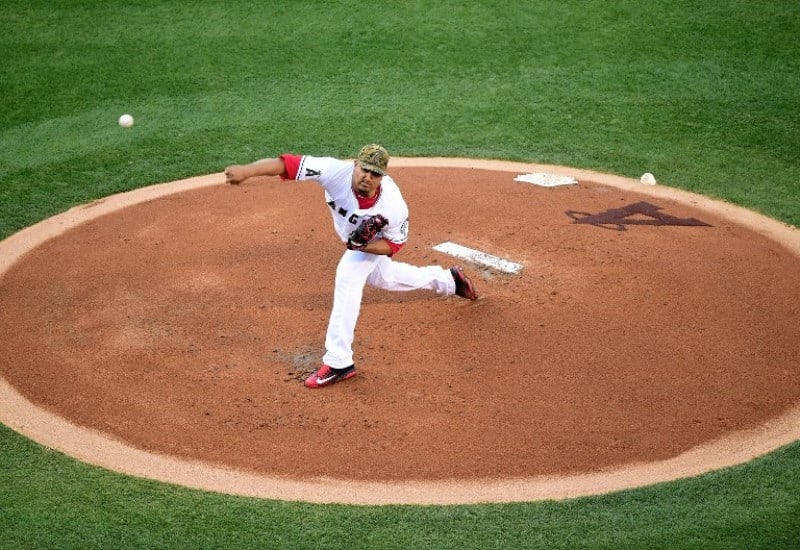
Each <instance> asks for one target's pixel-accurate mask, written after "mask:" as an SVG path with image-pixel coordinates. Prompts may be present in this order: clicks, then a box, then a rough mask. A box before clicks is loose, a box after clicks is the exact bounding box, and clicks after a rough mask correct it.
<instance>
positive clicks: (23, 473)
mask: <svg viewBox="0 0 800 550" xmlns="http://www.w3.org/2000/svg"><path fill="white" fill-rule="evenodd" d="M798 35H800V4H798V3H797V2H796V1H790V0H783V1H778V0H758V1H745V0H720V1H719V2H702V1H699V0H697V1H689V0H652V1H647V0H606V1H600V0H582V1H581V0H561V1H558V2H555V1H545V0H532V1H515V2H512V1H503V0H495V1H493V2H488V1H482V0H481V1H475V2H454V1H447V0H445V1H442V2H436V3H431V2H422V1H399V2H395V3H386V4H385V5H383V4H371V3H362V2H356V1H342V2H330V1H322V0H318V1H297V2H291V3H284V2H271V1H265V2H253V1H243V0H228V1H226V2H200V1H190V0H185V1H173V2H169V1H159V0H152V1H137V2H124V3H122V2H93V1H74V0H73V1H71V0H56V1H26V2H11V1H9V0H0V54H2V57H0V59H2V61H0V92H2V98H3V101H2V102H0V238H5V237H8V236H9V235H11V234H13V233H15V232H17V231H19V230H20V229H22V228H24V227H27V226H29V225H31V224H34V223H36V222H37V221H39V220H42V219H44V218H46V217H48V216H51V215H53V214H56V213H58V212H62V211H64V210H66V209H67V208H69V207H71V206H73V205H76V204H80V203H84V202H87V201H90V200H93V199H96V198H99V197H103V196H106V195H109V194H112V193H116V192H121V191H125V190H130V189H133V188H136V187H141V186H145V185H149V184H153V183H160V182H164V181H170V180H174V179H178V178H184V177H189V176H194V175H200V174H206V173H211V172H219V171H221V170H222V169H223V168H224V167H225V165H226V164H230V163H241V162H249V161H252V160H255V159H257V158H261V157H264V156H270V155H274V154H276V153H280V152H284V151H294V152H304V153H309V154H330V155H337V156H342V157H352V156H353V155H354V154H355V152H356V151H357V150H358V148H359V147H360V146H361V145H363V144H364V143H369V142H381V143H383V144H384V145H386V147H387V148H388V149H389V150H390V152H391V153H393V154H394V155H398V156H463V157H480V158H496V159H509V160H522V161H531V162H542V163H550V164H565V165H571V166H576V167H580V168H588V169H594V170H601V171H606V172H610V173H615V174H620V175H625V176H631V177H638V176H639V175H640V174H641V173H643V172H653V173H654V174H655V175H656V176H657V178H658V179H659V181H660V182H661V183H662V184H663V185H669V186H674V187H679V188H683V189H687V190H691V191H694V192H698V193H703V194H706V195H709V196H712V197H716V198H721V199H724V200H727V201H730V202H733V203H736V204H740V205H743V206H746V207H748V208H751V209H753V210H756V211H759V212H762V213H764V214H766V215H769V216H771V217H773V218H776V219H779V220H781V221H784V222H786V223H788V224H792V225H794V226H800V161H799V160H798V158H799V157H800V114H798V113H800V109H798V106H800V46H798V43H799V42H800V41H798V39H797V36H798ZM126 112H127V113H131V114H132V115H133V116H134V117H135V119H136V125H135V126H134V127H133V128H130V129H122V128H120V127H119V126H118V125H117V118H118V117H119V116H120V115H121V114H122V113H126ZM299 206H301V205H299ZM411 208H412V210H413V205H411ZM299 213H300V212H298V214H299ZM327 223H328V221H327V220H320V224H327ZM532 223H533V222H532ZM0 307H2V302H0ZM7 330H11V327H0V338H2V334H3V332H4V331H7ZM2 360H3V359H2V358H0V361H2ZM309 406H310V407H312V406H313V404H310V405H309ZM298 437H302V434H298ZM420 452H423V453H424V452H425V450H424V449H420ZM235 547H239V548H243V547H247V548H277V547H280V548H570V549H572V548H798V547H800V443H795V444H793V445H790V446H788V447H785V448H783V449H780V450H778V451H776V452H774V453H771V454H769V455H767V456H764V457H762V458H759V459H756V460H754V461H752V462H751V463H748V464H744V465H741V466H737V467H733V468H729V469H725V470H722V471H717V472H712V473H709V474H706V475H703V476H700V477H697V478H693V479H688V480H682V481H676V482H672V483H666V484H661V485H658V486H654V487H649V488H644V489H639V490H632V491H624V492H621V493H615V494H611V495H604V496H598V497H592V498H581V499H575V500H569V501H561V502H537V503H518V504H502V505H499V504H486V505H476V506H425V507H420V506H376V507H362V506H342V505H312V504H304V503H292V502H277V501H268V500H258V499H248V498H240V497H232V496H226V495H218V494H209V493H204V492H200V491H191V490H187V489H184V488H180V487H173V486H169V485H164V484H160V483H155V482H151V481H145V480H140V479H134V478H129V477H125V476H121V475H119V474H116V473H113V472H108V471H105V470H102V469H98V468H94V467H90V466H88V465H85V464H81V463H78V462H76V461H74V460H72V459H70V458H68V457H65V456H62V455H61V454H59V453H57V452H54V451H52V450H48V449H45V448H43V447H41V446H39V445H38V444H36V443H34V442H32V441H30V440H28V439H26V438H24V437H22V436H21V435H19V434H17V433H15V432H13V431H12V430H10V429H8V428H7V427H5V426H0V548H235Z"/></svg>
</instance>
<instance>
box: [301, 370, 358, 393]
mask: <svg viewBox="0 0 800 550" xmlns="http://www.w3.org/2000/svg"><path fill="white" fill-rule="evenodd" d="M356 374H358V373H357V372H356V366H355V365H350V366H349V367H345V368H343V369H334V368H333V367H329V366H328V365H322V366H321V367H320V368H319V370H318V371H317V372H315V373H314V374H312V375H311V376H309V377H308V378H306V381H305V382H303V383H304V384H305V386H306V387H307V388H322V387H324V386H330V385H331V384H335V383H336V382H340V381H342V380H347V379H348V378H352V377H354V376H355V375H356Z"/></svg>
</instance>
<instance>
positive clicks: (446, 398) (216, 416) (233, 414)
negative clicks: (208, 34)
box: [0, 159, 800, 503]
mask: <svg viewBox="0 0 800 550" xmlns="http://www.w3.org/2000/svg"><path fill="white" fill-rule="evenodd" d="M547 168H548V171H553V170H559V171H561V172H563V173H566V174H569V175H572V176H574V177H576V178H578V179H579V184H578V185H573V186H566V187H556V188H541V187H537V186H534V185H530V184H524V183H519V182H515V181H513V177H514V176H515V175H516V174H521V173H526V172H530V171H540V170H541V169H542V167H539V166H535V165H517V164H512V163H480V162H478V161H455V160H446V159H432V160H414V159H398V160H397V161H396V162H393V169H392V174H393V176H394V177H395V179H396V180H397V181H398V183H399V184H400V186H401V189H402V190H403V192H404V195H405V197H406V200H407V202H408V203H409V206H410V209H411V239H410V242H409V244H408V245H407V246H406V247H405V248H404V249H403V251H402V252H401V253H400V255H399V256H398V258H397V259H398V260H400V261H406V262H409V263H414V264H418V265H424V264H433V263H438V264H442V265H446V266H449V265H451V264H453V263H456V261H455V260H453V259H452V258H450V257H447V256H446V255H444V254H441V253H438V252H435V251H433V250H432V247H433V246H434V245H436V244H439V243H441V242H443V241H453V242H457V243H459V244H462V245H465V246H469V247H471V248H476V249H480V250H483V251H486V252H488V253H491V254H494V255H497V256H501V257H505V258H508V259H511V260H513V261H516V262H520V263H522V264H524V268H523V270H522V272H521V273H520V274H518V275H513V276H511V275H506V274H502V273H498V272H493V271H490V270H486V269H481V268H479V267H477V266H473V265H469V264H464V265H465V266H466V268H467V272H468V274H470V275H471V276H472V277H473V278H474V280H475V281H476V283H477V286H478V290H479V291H480V293H481V298H480V299H479V300H478V301H477V302H475V303H471V302H468V301H466V300H462V299H459V298H457V297H451V298H439V297H436V296H434V295H433V294H431V293H424V292H418V293H411V294H391V293H386V292H382V291H374V290H368V291H367V292H366V294H365V299H364V304H363V307H362V313H361V318H360V320H359V326H358V329H357V333H356V346H355V351H356V362H357V366H358V367H359V370H360V376H359V377H356V378H354V379H353V380H351V381H348V382H346V383H343V384H339V385H336V386H333V387H331V388H326V389H324V390H317V391H312V390H308V389H306V388H304V387H303V386H302V383H301V382H300V381H301V380H302V378H304V377H305V375H306V374H307V373H309V372H311V371H312V370H313V369H315V368H316V367H317V366H318V365H319V361H320V358H321V354H322V344H323V340H324V331H325V327H326V324H327V315H328V312H329V309H330V305H331V292H332V285H333V282H332V281H333V272H334V269H335V266H336V262H337V260H338V258H339V255H340V253H341V245H340V244H339V243H338V241H337V239H336V237H335V234H334V232H333V230H332V228H331V227H330V225H331V222H330V219H329V214H328V212H327V206H326V205H325V203H324V201H323V200H322V192H321V190H320V189H319V187H318V186H316V185H315V184H313V183H302V184H298V183H290V182H282V181H280V180H278V179H277V178H264V179H261V180H254V181H251V182H248V183H246V184H245V185H243V186H239V187H232V186H225V185H222V184H221V177H220V176H219V175H213V176H208V177H205V178H198V179H195V180H187V181H185V182H178V183H177V184H173V185H171V186H156V187H154V188H150V189H146V190H139V191H138V192H134V193H129V194H125V195H121V196H117V197H111V198H109V199H106V200H103V201H98V202H97V203H93V204H91V205H87V206H85V207H80V208H77V209H73V210H71V211H70V212H68V213H66V214H64V215H62V216H60V217H56V218H53V219H51V220H49V221H47V222H43V223H42V224H39V225H38V226H35V227H34V228H30V229H29V230H26V231H24V232H22V233H20V234H18V235H15V236H13V237H12V238H11V239H8V240H7V241H4V242H3V243H0V244H2V245H3V246H4V247H5V248H4V249H3V248H0V257H2V258H3V262H5V264H4V265H0V275H2V279H0V303H2V304H3V307H2V310H0V330H2V334H3V337H2V340H1V341H0V375H1V376H2V378H3V379H4V380H5V381H4V382H3V384H2V385H0V397H2V398H3V399H2V404H0V420H2V421H3V422H5V423H7V424H8V425H9V426H11V427H12V428H14V429H17V430H18V431H20V432H22V433H24V434H26V435H28V436H29V437H32V438H34V439H36V440H37V441H41V442H43V443H45V444H47V445H50V446H53V447H55V448H58V449H61V450H65V452H69V453H70V454H73V455H75V456H77V457H78V458H81V459H83V460H87V461H89V462H92V463H96V464H100V465H103V466H106V467H111V468H114V469H117V470H120V471H123V472H127V473H133V474H136V475H145V476H148V477H155V478H156V479H164V480H167V481H174V482H180V483H185V484H188V485H191V486H196V487H204V488H210V489H212V490H222V491H229V492H237V493H244V494H258V495H263V496H269V497H276V498H283V497H286V498H300V499H306V500H314V501H342V502H364V503H374V502H436V503H439V502H475V501H484V500H526V499H532V498H539V497H541V498H558V497H562V496H573V495H578V494H591V493H592V492H603V491H606V490H613V489H616V488H622V487H627V486H638V485H642V484H645V483H649V482H653V481H661V480H664V479H671V478H673V477H681V476H684V475H694V474H695V473H698V472H700V471H704V469H708V468H714V467H720V466H723V465H727V464H730V463H736V462H738V461H741V460H746V459H748V458H751V457H752V456H756V455H757V454H760V453H763V452H767V451H768V450H771V449H774V448H775V447H776V446H778V445H781V444H784V443H787V442H789V441H792V440H794V439H797V438H799V437H800V435H798V433H797V430H798V428H797V422H796V421H795V420H794V419H795V415H797V414H798V403H800V372H798V370H797V368H796V366H797V365H798V364H800V322H798V321H799V320H800V276H798V275H800V258H799V256H800V252H798V251H799V250H800V244H798V243H800V239H798V237H797V232H796V231H795V230H792V229H790V228H788V227H785V226H781V225H780V224H777V223H776V222H772V221H769V220H766V219H764V218H762V217H760V216H758V215H756V214H753V213H750V212H747V211H745V210H742V209H737V208H735V207H732V206H730V205H725V204H724V203H717V202H713V201H710V200H708V199H704V198H702V197H697V196H694V195H690V194H687V193H680V192H677V191H675V190H670V189H667V188H664V187H661V186H656V187H649V186H644V185H641V184H638V182H635V181H633V180H625V179H623V178H615V177H613V176H606V175H602V174H595V173H591V172H585V171H579V170H571V169H565V168H556V167H547ZM37 415H42V416H37ZM61 418H63V419H64V420H59V419H61ZM65 434H68V435H65ZM76 438H77V439H78V440H80V438H84V439H83V443H81V444H77V445H76V444H75V443H72V442H71V441H75V440H76ZM86 438H88V439H86ZM114 457H116V459H113V458H114ZM652 465H657V467H653V466H652ZM204 478H205V479H207V480H209V479H210V481H203V479H204ZM565 480H567V481H566V484H565ZM545 482H547V483H549V485H547V484H545ZM270 484H271V485H270ZM254 486H258V489H253V487H254ZM264 487H267V488H264Z"/></svg>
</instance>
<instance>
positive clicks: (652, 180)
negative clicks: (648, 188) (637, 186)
mask: <svg viewBox="0 0 800 550" xmlns="http://www.w3.org/2000/svg"><path fill="white" fill-rule="evenodd" d="M639 181H641V182H642V183H644V184H645V185H655V184H656V177H655V176H654V175H653V174H651V173H650V172H645V173H644V174H642V177H641V178H639Z"/></svg>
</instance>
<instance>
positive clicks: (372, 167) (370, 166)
mask: <svg viewBox="0 0 800 550" xmlns="http://www.w3.org/2000/svg"><path fill="white" fill-rule="evenodd" d="M359 165H361V169H362V170H368V171H370V172H377V173H378V174H380V175H381V176H385V175H386V170H384V169H382V168H379V167H377V166H375V165H374V164H368V163H366V162H359Z"/></svg>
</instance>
